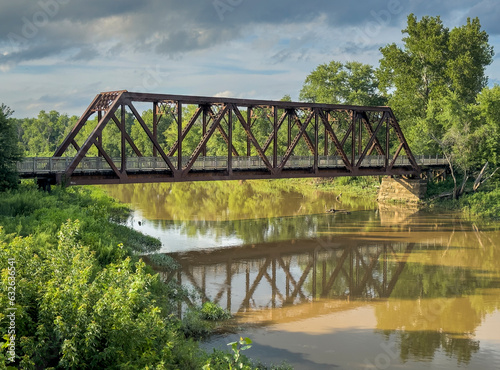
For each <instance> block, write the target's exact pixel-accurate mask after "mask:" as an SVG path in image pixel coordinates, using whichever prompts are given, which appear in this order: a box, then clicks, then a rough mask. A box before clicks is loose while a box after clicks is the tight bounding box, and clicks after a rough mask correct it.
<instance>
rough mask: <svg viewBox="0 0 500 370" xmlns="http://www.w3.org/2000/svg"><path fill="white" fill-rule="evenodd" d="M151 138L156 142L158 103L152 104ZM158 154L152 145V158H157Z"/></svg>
mask: <svg viewBox="0 0 500 370" xmlns="http://www.w3.org/2000/svg"><path fill="white" fill-rule="evenodd" d="M153 137H154V138H155V140H156V141H158V102H156V101H155V102H153ZM157 156H158V152H157V151H156V147H155V146H154V145H153V157H157Z"/></svg>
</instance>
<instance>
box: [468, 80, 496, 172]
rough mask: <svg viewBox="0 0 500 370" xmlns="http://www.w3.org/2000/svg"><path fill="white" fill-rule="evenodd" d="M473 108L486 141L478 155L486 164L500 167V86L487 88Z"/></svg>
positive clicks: (483, 142)
mask: <svg viewBox="0 0 500 370" xmlns="http://www.w3.org/2000/svg"><path fill="white" fill-rule="evenodd" d="M476 100H477V104H475V105H474V106H473V107H472V111H473V114H474V115H475V116H476V117H477V119H478V120H479V124H478V126H479V127H480V130H481V131H482V132H483V135H482V136H483V137H484V140H483V141H482V142H481V144H482V145H481V146H480V147H478V149H479V150H478V155H479V158H480V160H481V161H482V162H483V163H484V162H486V161H489V162H490V163H492V164H494V165H496V166H498V165H500V86H499V85H495V86H493V87H492V88H489V87H485V88H484V89H483V90H482V91H481V93H480V94H479V95H478V96H477V98H476Z"/></svg>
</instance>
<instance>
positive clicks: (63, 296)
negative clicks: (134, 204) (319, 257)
mask: <svg viewBox="0 0 500 370" xmlns="http://www.w3.org/2000/svg"><path fill="white" fill-rule="evenodd" d="M125 217H127V208H126V207H125V206H124V205H121V204H119V203H117V202H115V201H114V200H112V199H111V198H109V197H107V196H106V195H105V194H104V193H103V192H102V191H101V190H99V189H96V188H81V187H74V188H69V189H55V190H54V191H53V192H52V193H51V194H48V193H44V192H41V191H38V190H37V189H35V188H34V186H33V185H26V184H23V186H21V188H20V189H18V190H12V191H9V192H4V193H0V225H1V226H0V270H1V284H0V327H1V337H2V338H3V339H2V340H0V369H5V368H6V366H7V365H17V366H18V367H20V368H23V369H42V368H56V369H59V368H60V369H94V368H95V369H97V368H98V369H101V368H109V369H137V368H145V369H146V368H150V369H152V368H155V369H201V368H203V366H204V365H205V367H206V368H210V369H227V368H229V366H235V365H236V362H235V360H234V358H233V357H231V356H228V355H226V354H224V353H223V352H220V351H215V352H213V353H212V354H211V355H208V354H206V353H205V352H203V351H201V350H200V349H199V347H198V345H197V343H196V342H195V341H194V340H193V339H192V338H197V337H200V336H204V335H208V334H210V332H211V330H212V329H213V328H214V325H216V324H214V321H213V320H220V319H224V318H227V317H228V312H226V311H225V310H223V309H221V308H220V307H219V306H217V305H215V304H212V303H206V304H205V305H204V306H203V307H198V308H197V307H193V308H192V309H190V310H188V313H187V314H186V315H185V316H186V318H185V319H183V320H181V319H180V318H178V317H177V316H176V315H174V314H173V312H177V309H178V307H179V304H180V302H181V301H182V300H183V299H184V298H185V297H186V294H188V293H186V292H185V290H184V289H183V288H182V287H179V286H178V285H176V284H175V283H170V284H169V285H167V284H165V283H163V282H161V281H160V280H159V277H158V275H157V274H153V273H152V271H153V270H152V269H151V268H150V267H149V266H147V265H145V264H144V263H143V262H142V260H141V259H139V257H138V253H137V252H140V253H144V252H151V251H154V250H157V249H158V248H159V247H160V243H159V241H158V240H156V239H154V238H151V237H147V236H144V235H142V234H140V233H137V232H135V231H133V230H130V229H128V228H127V227H125V226H122V225H120V224H118V223H116V222H112V221H121V220H124V219H125ZM155 256H156V258H155ZM160 257H161V258H160ZM149 258H150V259H153V260H154V261H155V262H156V263H159V262H161V265H162V266H163V267H164V268H172V269H175V268H176V263H175V262H174V261H173V260H169V257H168V256H166V255H149ZM11 302H12V305H11ZM8 308H11V309H10V310H9V309H8ZM12 312H15V314H14V315H15V319H11V317H9V316H8V315H9V314H10V313H12ZM11 322H12V323H14V324H13V326H12V325H11ZM211 323H212V324H211ZM12 328H13V329H14V330H15V337H12V336H11V335H12V333H9V330H12ZM9 349H14V351H13V352H15V356H16V357H15V361H14V362H13V363H12V361H11V359H12V358H11V353H10V352H8V351H9ZM238 363H244V364H245V366H247V367H246V368H251V367H253V368H261V369H264V368H265V366H262V365H260V364H257V365H255V366H254V365H251V364H252V362H251V361H250V360H249V359H248V358H246V357H245V356H243V355H242V356H241V357H239V362H238ZM275 368H279V367H275Z"/></svg>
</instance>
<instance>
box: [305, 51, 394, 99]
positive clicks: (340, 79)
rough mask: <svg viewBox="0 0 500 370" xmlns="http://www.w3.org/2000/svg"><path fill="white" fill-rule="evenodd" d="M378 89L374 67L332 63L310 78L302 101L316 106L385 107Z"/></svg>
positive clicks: (353, 63)
mask: <svg viewBox="0 0 500 370" xmlns="http://www.w3.org/2000/svg"><path fill="white" fill-rule="evenodd" d="M377 85H378V82H377V80H376V78H375V72H374V69H373V67H372V66H370V65H367V64H362V63H359V62H347V63H345V64H343V63H341V62H337V61H331V62H330V63H328V64H321V65H319V66H318V67H316V69H315V70H314V71H313V72H311V73H310V74H309V75H308V76H307V77H306V80H305V82H304V85H303V87H302V90H301V91H300V96H299V98H300V100H302V101H307V102H313V103H327V104H357V105H383V104H384V103H385V100H384V98H383V97H382V96H381V95H380V94H379V92H378V89H377Z"/></svg>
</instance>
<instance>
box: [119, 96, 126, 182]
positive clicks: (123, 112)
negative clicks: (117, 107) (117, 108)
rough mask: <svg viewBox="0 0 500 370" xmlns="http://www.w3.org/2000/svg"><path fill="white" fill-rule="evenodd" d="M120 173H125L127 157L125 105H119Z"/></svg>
mask: <svg viewBox="0 0 500 370" xmlns="http://www.w3.org/2000/svg"><path fill="white" fill-rule="evenodd" d="M121 126H122V127H121V130H120V131H121V149H122V150H121V171H122V173H125V172H126V171H127V157H126V153H125V133H126V128H127V126H126V125H125V104H123V103H122V105H121Z"/></svg>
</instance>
